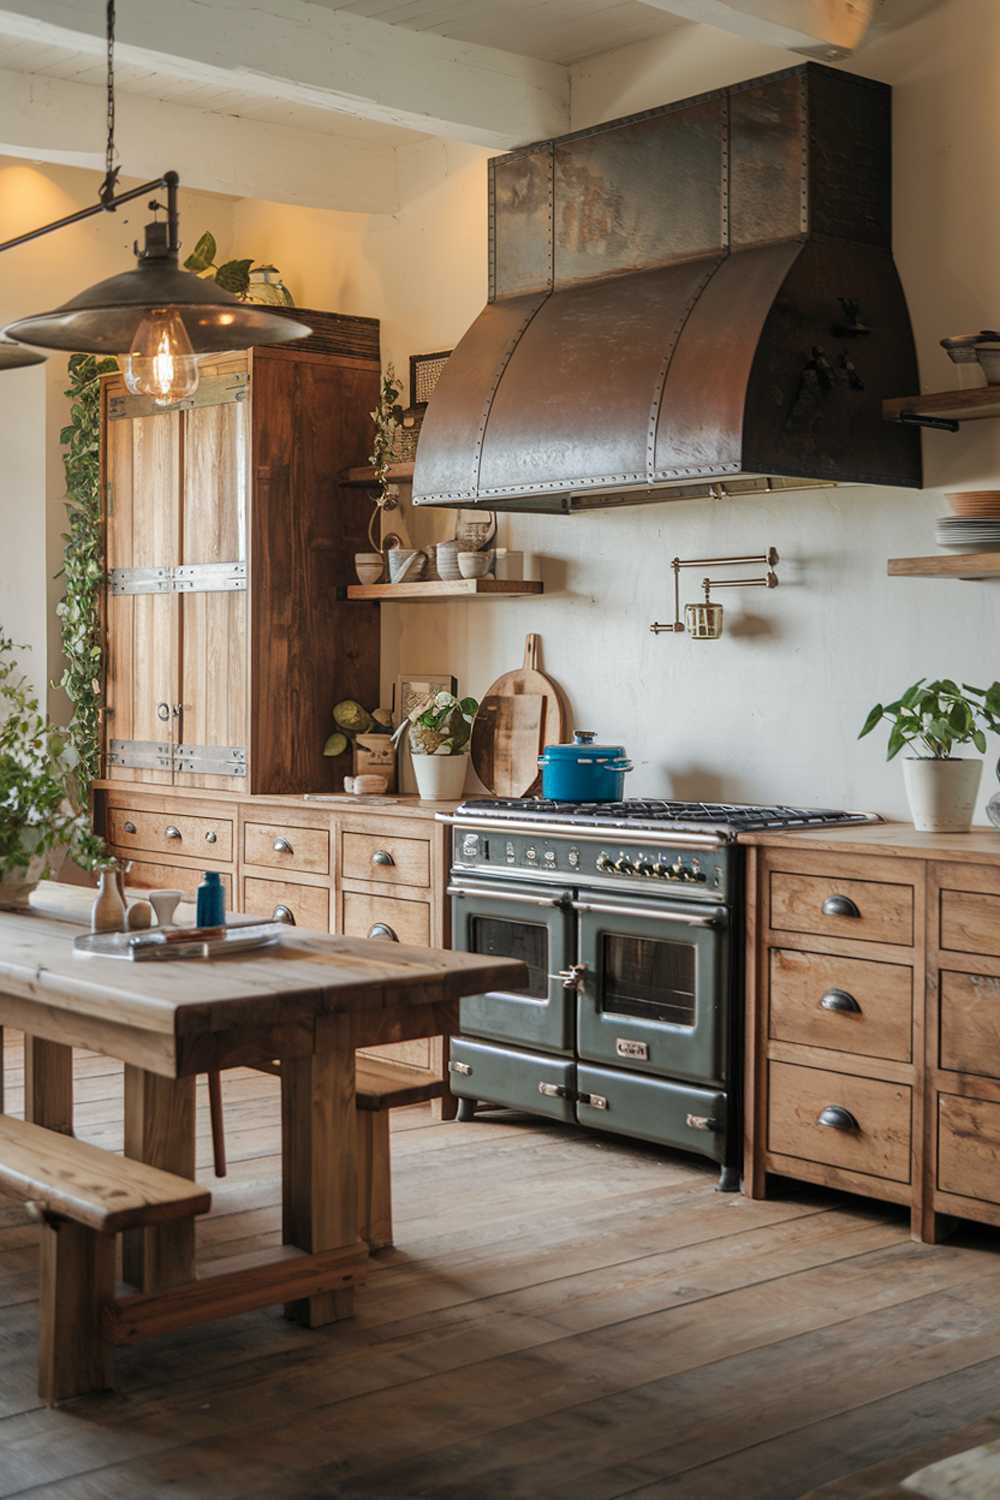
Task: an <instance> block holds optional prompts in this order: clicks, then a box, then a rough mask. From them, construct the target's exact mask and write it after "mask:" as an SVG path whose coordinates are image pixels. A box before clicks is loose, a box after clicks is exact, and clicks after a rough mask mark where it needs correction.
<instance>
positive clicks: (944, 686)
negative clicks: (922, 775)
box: [858, 677, 1000, 760]
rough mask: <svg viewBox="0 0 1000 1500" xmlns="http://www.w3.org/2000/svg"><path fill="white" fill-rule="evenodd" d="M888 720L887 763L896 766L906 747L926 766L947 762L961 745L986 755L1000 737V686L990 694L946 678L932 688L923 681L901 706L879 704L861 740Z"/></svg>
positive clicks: (994, 685)
mask: <svg viewBox="0 0 1000 1500" xmlns="http://www.w3.org/2000/svg"><path fill="white" fill-rule="evenodd" d="M883 719H888V720H889V721H890V722H891V724H892V728H891V729H890V731H889V744H888V749H887V752H886V759H887V760H893V759H895V757H896V756H897V755H898V754H899V752H900V751H901V750H902V749H904V748H905V747H906V746H910V748H911V749H913V750H914V751H915V752H916V754H917V756H918V758H920V759H921V760H947V759H949V758H950V756H951V753H952V751H953V750H954V748H955V746H956V745H974V746H975V747H976V749H977V750H978V751H979V753H980V755H985V754H986V731H987V730H989V731H990V733H992V734H1000V682H994V683H992V684H991V685H990V686H989V687H988V688H977V687H972V686H971V685H970V684H969V683H967V682H963V683H962V686H961V687H959V685H958V683H956V682H952V681H951V679H950V678H948V677H944V678H941V679H940V680H939V681H937V682H928V681H927V679H926V678H925V677H921V678H920V680H919V682H915V683H914V684H913V686H912V687H911V688H907V690H906V692H905V693H904V694H903V696H902V697H901V698H897V699H896V701H895V703H886V704H881V703H876V705H875V707H874V708H873V709H872V711H871V713H870V714H869V715H868V717H867V719H866V720H865V722H864V724H863V726H862V728H861V733H860V734H859V735H858V739H864V737H865V735H866V734H871V732H872V730H873V729H875V728H876V727H877V726H878V725H879V724H880V723H881V722H882V720H883Z"/></svg>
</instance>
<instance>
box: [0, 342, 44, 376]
mask: <svg viewBox="0 0 1000 1500" xmlns="http://www.w3.org/2000/svg"><path fill="white" fill-rule="evenodd" d="M44 363H45V355H44V354H40V353H39V352H38V350H37V349H26V348H25V346H24V345H23V344H15V343H14V340H13V339H8V338H5V337H4V335H3V334H2V333H0V370H23V369H26V368H27V366H28V365H44Z"/></svg>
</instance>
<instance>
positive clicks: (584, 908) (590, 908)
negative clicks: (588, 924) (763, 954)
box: [572, 901, 725, 927]
mask: <svg viewBox="0 0 1000 1500" xmlns="http://www.w3.org/2000/svg"><path fill="white" fill-rule="evenodd" d="M572 906H573V910H574V911H579V912H594V913H595V914H596V915H597V916H600V917H645V918H646V919H648V920H649V921H650V922H680V923H681V924H682V925H683V926H684V927H722V926H723V925H724V923H725V913H724V912H721V911H718V912H713V913H712V914H711V916H709V915H707V914H703V913H701V912H693V911H663V910H662V908H661V909H660V910H657V909H656V908H650V909H649V910H647V909H646V908H645V907H641V906H608V905H605V903H604V902H603V901H574V902H573V903H572Z"/></svg>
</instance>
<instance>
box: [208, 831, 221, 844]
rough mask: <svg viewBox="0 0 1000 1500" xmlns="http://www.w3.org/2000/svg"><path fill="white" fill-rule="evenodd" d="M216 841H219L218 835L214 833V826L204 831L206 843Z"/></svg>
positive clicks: (215, 842) (214, 842)
mask: <svg viewBox="0 0 1000 1500" xmlns="http://www.w3.org/2000/svg"><path fill="white" fill-rule="evenodd" d="M218 842H219V835H218V834H217V833H216V831H215V829H214V828H210V829H209V830H208V832H207V833H206V835H205V843H206V844H217V843H218Z"/></svg>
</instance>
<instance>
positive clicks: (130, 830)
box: [122, 818, 139, 833]
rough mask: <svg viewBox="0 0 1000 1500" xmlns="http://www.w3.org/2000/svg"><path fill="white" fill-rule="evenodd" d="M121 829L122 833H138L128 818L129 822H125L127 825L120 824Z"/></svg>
mask: <svg viewBox="0 0 1000 1500" xmlns="http://www.w3.org/2000/svg"><path fill="white" fill-rule="evenodd" d="M122 828H123V829H124V831H125V832H126V833H138V831H139V830H138V829H137V828H136V826H135V824H134V823H133V822H132V819H131V818H129V820H128V822H127V823H123V824H122Z"/></svg>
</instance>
